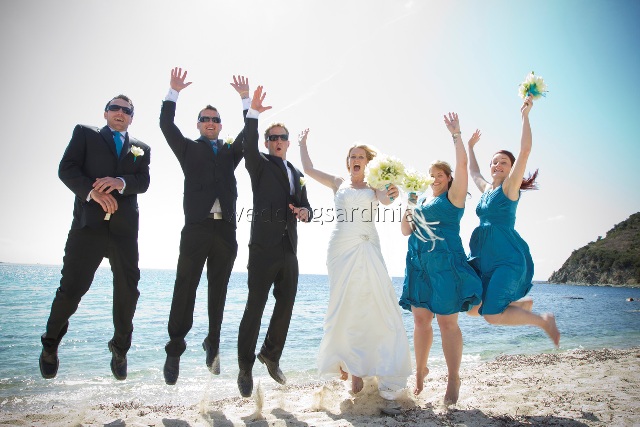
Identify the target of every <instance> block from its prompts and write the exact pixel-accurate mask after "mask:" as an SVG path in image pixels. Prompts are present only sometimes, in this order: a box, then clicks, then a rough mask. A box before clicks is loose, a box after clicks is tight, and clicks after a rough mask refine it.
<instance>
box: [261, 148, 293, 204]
mask: <svg viewBox="0 0 640 427" xmlns="http://www.w3.org/2000/svg"><path fill="white" fill-rule="evenodd" d="M265 156H266V157H267V158H268V159H269V161H270V162H271V164H272V165H273V167H274V168H276V169H278V170H279V171H280V173H276V176H278V180H279V181H280V184H282V186H283V187H284V188H285V189H286V190H287V194H289V193H290V192H291V188H290V186H289V176H288V175H287V172H286V171H285V169H284V163H283V162H282V159H281V158H280V157H278V156H272V155H270V154H266V155H265Z"/></svg>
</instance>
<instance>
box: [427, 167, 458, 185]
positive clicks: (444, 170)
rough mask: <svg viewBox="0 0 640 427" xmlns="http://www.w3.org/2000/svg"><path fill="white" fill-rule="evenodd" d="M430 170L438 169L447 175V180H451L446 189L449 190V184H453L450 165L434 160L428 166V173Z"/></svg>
mask: <svg viewBox="0 0 640 427" xmlns="http://www.w3.org/2000/svg"><path fill="white" fill-rule="evenodd" d="M431 168H437V169H440V170H441V171H442V172H444V174H445V175H447V178H451V179H450V180H449V183H448V188H451V184H453V178H452V177H451V174H452V173H453V169H451V165H450V164H449V163H447V162H445V161H444V160H435V161H433V163H431V165H430V166H429V173H431Z"/></svg>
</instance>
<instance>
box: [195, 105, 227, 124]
mask: <svg viewBox="0 0 640 427" xmlns="http://www.w3.org/2000/svg"><path fill="white" fill-rule="evenodd" d="M206 110H211V111H215V112H216V113H218V117H219V118H220V121H221V122H222V117H220V112H219V111H218V109H217V108H216V107H214V106H211V105H208V104H207V106H206V107H204V108H203V109H202V110H200V112H199V113H198V120H200V117H202V112H203V111H206Z"/></svg>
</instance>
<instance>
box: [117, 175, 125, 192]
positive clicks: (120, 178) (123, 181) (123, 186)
mask: <svg viewBox="0 0 640 427" xmlns="http://www.w3.org/2000/svg"><path fill="white" fill-rule="evenodd" d="M116 178H118V179H119V180H120V181H122V190H118V193H120V194H122V193H124V189H125V188H127V182H126V181H125V180H124V178H122V177H120V176H116Z"/></svg>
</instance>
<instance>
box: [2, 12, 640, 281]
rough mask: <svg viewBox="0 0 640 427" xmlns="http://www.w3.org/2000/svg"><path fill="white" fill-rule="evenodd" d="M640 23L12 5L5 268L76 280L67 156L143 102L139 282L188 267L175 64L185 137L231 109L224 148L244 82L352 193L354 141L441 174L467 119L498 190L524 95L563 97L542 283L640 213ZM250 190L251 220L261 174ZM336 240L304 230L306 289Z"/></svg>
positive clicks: (523, 225)
mask: <svg viewBox="0 0 640 427" xmlns="http://www.w3.org/2000/svg"><path fill="white" fill-rule="evenodd" d="M639 20H640V3H639V2H636V1H633V0H619V1H608V0H591V1H583V0H564V1H562V2H558V1H555V0H542V1H537V2H533V3H532V2H520V1H518V2H514V1H511V0H488V1H482V2H477V1H471V0H468V1H462V0H452V1H426V0H424V1H412V0H409V1H405V0H376V1H373V0H323V1H310V0H308V1H303V0H279V1H273V0H263V1H261V0H245V1H233V2H232V1H215V0H208V1H197V0H194V1H184V2H167V1H158V0H154V1H147V0H145V1H137V0H110V1H108V2H105V1H98V0H65V1H59V2H43V1H34V0H20V1H17V0H16V1H11V0H5V1H2V2H0V52H1V54H2V63H3V64H4V65H3V66H2V67H1V68H0V81H2V82H4V83H3V87H2V98H3V102H2V105H1V106H0V112H1V114H0V120H1V124H2V130H3V137H2V142H1V143H0V144H1V145H0V148H1V150H2V155H1V156H0V182H2V183H3V185H2V188H1V189H0V197H1V200H2V211H1V212H2V213H1V217H0V261H2V262H15V263H40V264H61V263H62V257H63V254H64V244H65V241H66V236H67V233H68V230H69V226H70V224H71V217H72V208H73V198H74V196H73V194H72V193H71V191H70V190H69V189H68V188H67V187H66V186H65V185H64V184H63V183H62V182H61V181H60V180H59V179H58V177H57V170H58V164H59V162H60V158H61V157H62V154H63V152H64V150H65V148H66V146H67V144H68V142H69V139H70V137H71V133H72V130H73V128H74V126H75V125H76V124H78V123H82V124H89V125H95V126H100V127H101V126H103V125H105V120H104V118H103V109H104V105H105V104H106V102H107V101H108V100H109V99H111V98H112V97H113V96H115V95H117V94H120V93H124V94H126V95H128V96H129V97H131V98H132V100H133V103H134V105H135V116H134V120H133V123H132V125H131V126H130V127H129V132H130V133H131V135H133V136H135V137H136V138H138V139H140V140H142V141H144V142H145V143H147V144H148V145H150V146H151V147H152V148H151V185H150V187H149V190H148V191H147V192H146V193H145V194H141V195H139V197H138V203H139V206H140V235H139V250H140V267H141V268H165V269H174V268H175V266H176V263H177V258H178V245H179V238H180V230H181V229H182V226H183V225H184V216H183V211H182V191H183V175H182V172H181V170H180V167H179V164H178V161H177V159H176V158H175V157H174V155H173V153H172V152H171V150H170V149H169V147H168V145H167V143H166V141H165V140H164V137H163V135H162V133H161V132H160V128H159V126H158V117H159V113H160V107H161V103H162V100H163V99H164V97H165V95H166V93H167V91H168V88H169V78H170V71H171V69H172V68H173V67H175V66H179V67H182V68H183V69H186V70H188V80H189V81H192V82H193V84H192V85H191V86H189V87H188V88H186V89H184V90H183V91H182V92H181V94H180V98H179V100H178V107H177V114H176V124H177V125H178V127H179V128H180V129H181V130H182V132H183V133H184V134H185V135H187V136H190V137H191V138H194V139H195V138H196V137H197V136H198V131H197V129H196V117H197V114H198V111H199V110H200V109H201V108H202V107H204V106H205V105H207V104H212V105H214V106H216V107H217V108H218V109H219V110H220V113H221V116H222V120H223V130H222V132H221V137H227V136H235V135H236V134H237V133H238V132H239V131H240V129H241V128H242V105H241V103H240V100H239V96H238V95H237V93H236V92H235V91H234V90H233V88H232V87H231V86H230V85H229V83H230V82H231V81H232V76H233V75H244V76H247V77H248V78H249V82H250V85H251V89H252V90H253V89H254V88H255V87H256V86H257V85H263V86H264V88H265V90H266V92H267V97H266V100H265V104H267V105H271V106H273V109H272V110H269V111H268V112H265V113H264V114H262V115H261V116H260V130H261V131H262V130H264V128H265V127H266V126H267V125H268V124H270V123H273V122H284V123H285V124H286V125H287V127H288V128H289V130H290V133H291V135H292V138H291V139H292V143H291V147H290V149H289V152H288V156H287V159H288V160H290V161H291V162H292V163H294V164H296V165H300V155H299V149H298V146H297V142H296V141H297V138H296V137H297V135H298V134H299V132H300V131H301V130H303V129H305V128H309V129H310V133H309V138H308V146H309V151H310V154H311V158H312V160H313V162H314V164H315V166H316V167H317V168H318V169H321V170H324V171H326V172H329V173H332V174H337V175H343V176H346V173H347V170H346V167H345V163H344V159H345V158H346V155H347V150H348V147H350V146H351V145H352V144H353V143H355V142H360V143H367V144H371V145H374V146H375V147H377V148H378V150H379V151H380V152H382V153H384V154H387V155H393V156H395V157H398V158H399V159H401V160H403V161H404V163H405V164H406V165H407V166H410V167H413V168H416V169H418V170H422V171H424V172H426V171H427V169H428V166H429V164H430V163H431V162H432V161H433V160H435V159H442V160H445V161H449V162H451V163H454V151H453V146H452V144H451V137H450V134H449V132H448V131H447V130H446V127H445V125H444V123H443V115H444V114H445V113H447V112H450V111H455V112H457V113H458V114H459V116H460V123H461V130H462V137H463V139H464V140H465V141H466V140H467V139H468V138H469V137H470V136H471V134H472V133H473V131H474V130H475V129H481V131H482V135H483V136H482V139H481V141H480V142H479V143H478V145H477V146H476V154H477V157H478V160H479V162H480V164H481V168H482V172H483V174H484V175H485V176H488V175H489V172H488V164H489V160H490V157H491V156H492V154H493V153H494V152H495V151H497V150H499V149H509V150H511V151H514V152H515V153H517V152H518V149H519V143H520V129H521V121H520V112H519V110H520V105H521V99H520V98H519V97H518V96H517V89H518V85H519V83H520V82H522V81H523V80H524V78H525V77H526V75H527V74H528V73H529V72H530V71H535V73H536V74H537V75H540V76H542V77H543V78H544V80H545V82H546V84H547V86H548V89H549V93H548V95H547V97H546V98H544V99H541V100H539V101H537V102H536V103H535V105H534V107H533V110H532V112H531V114H530V119H531V125H532V130H533V150H532V153H531V155H530V157H529V161H528V165H527V169H528V170H529V171H533V170H535V169H539V173H540V175H539V179H538V182H539V185H540V190H538V191H529V192H526V193H524V194H523V195H522V197H521V201H520V204H519V208H518V212H517V221H516V229H517V230H518V232H519V233H520V234H521V235H522V237H523V238H524V239H525V240H526V241H527V242H528V244H529V246H530V249H531V253H532V256H533V259H534V263H535V275H534V279H535V280H547V279H548V278H549V276H550V275H551V273H552V272H553V271H555V270H557V269H559V268H560V267H561V266H562V264H563V263H564V261H565V260H566V259H567V258H568V257H569V255H570V254H571V252H572V251H573V250H575V249H578V248H580V247H582V246H583V245H585V244H587V243H589V242H590V241H594V240H596V239H597V238H598V236H604V235H605V234H606V232H607V231H608V230H610V229H611V228H612V227H613V226H614V225H615V224H617V223H618V222H620V221H622V220H624V219H626V218H628V217H629V216H630V215H631V214H633V213H635V212H638V211H640V188H639V186H638V184H639V180H638V174H637V170H638V165H637V163H638V161H639V160H640V144H639V142H640V141H639V137H638V135H640V114H639V113H638V109H639V108H638V100H639V99H640V85H639V84H638V77H637V76H638V70H639V69H640V34H639V33H640V30H638V26H637V22H638V21H639ZM465 145H466V144H465ZM261 146H262V141H261ZM236 176H237V179H238V193H239V197H238V204H237V206H238V211H242V210H243V209H244V212H246V209H250V208H251V205H252V202H251V200H252V194H251V186H250V182H249V177H248V174H247V172H246V169H245V167H244V162H242V163H240V165H239V166H238V168H237V170H236ZM307 186H308V187H307V188H308V195H309V200H310V203H311V205H312V207H313V208H314V209H325V210H326V209H328V208H331V207H332V206H333V193H332V191H331V190H330V189H328V188H327V187H324V186H322V185H320V184H318V183H316V182H314V181H312V180H311V179H309V180H308V183H307ZM469 193H470V197H469V199H468V200H467V206H466V211H465V214H464V216H463V219H462V223H461V237H462V240H463V242H464V243H465V245H466V244H467V242H468V241H469V237H470V236H471V232H472V231H473V229H474V227H475V226H476V225H477V224H478V218H477V217H476V215H475V206H476V204H477V202H478V200H479V196H480V194H479V192H478V190H477V189H476V188H475V187H471V186H470V187H469ZM401 203H402V200H399V201H396V202H395V203H394V204H393V205H391V206H389V209H390V210H391V211H390V213H388V214H387V219H386V220H384V221H382V220H381V221H379V222H378V223H377V227H378V231H379V233H380V237H381V242H382V250H383V255H384V258H385V261H386V264H387V267H388V270H389V272H390V274H391V275H392V276H403V274H404V264H405V253H406V244H407V242H406V239H407V238H406V237H404V236H402V234H401V232H400V223H399V212H400V209H401V207H403V206H404V204H401ZM392 212H395V215H396V219H395V221H393V220H392V218H391V213H392ZM239 213H240V212H239ZM249 227H250V224H249V222H247V220H246V217H245V216H242V217H241V218H240V220H239V222H238V230H237V240H238V245H239V251H238V257H237V259H236V262H235V266H234V271H246V264H247V257H248V248H247V244H248V241H249ZM332 229H333V224H332V223H322V222H320V221H316V222H313V223H310V224H301V225H300V226H299V228H298V230H299V251H298V258H299V262H300V271H301V273H308V274H312V273H313V274H326V265H325V257H326V249H327V244H328V240H329V236H330V233H331V230H332ZM466 249H467V250H468V246H466ZM103 264H104V265H108V264H106V261H105V263H103Z"/></svg>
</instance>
